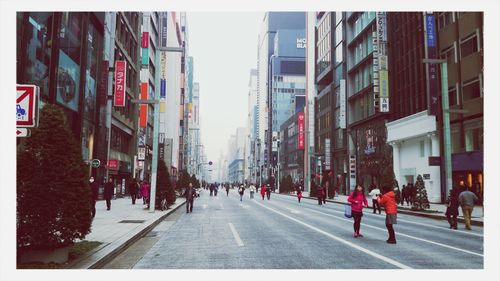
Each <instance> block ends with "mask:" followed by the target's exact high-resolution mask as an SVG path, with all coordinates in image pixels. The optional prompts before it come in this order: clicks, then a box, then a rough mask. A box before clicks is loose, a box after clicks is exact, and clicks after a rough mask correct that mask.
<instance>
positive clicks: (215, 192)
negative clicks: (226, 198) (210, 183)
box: [214, 185, 219, 196]
mask: <svg viewBox="0 0 500 281" xmlns="http://www.w3.org/2000/svg"><path fill="white" fill-rule="evenodd" d="M217 191H219V188H218V187H217V185H214V196H217Z"/></svg>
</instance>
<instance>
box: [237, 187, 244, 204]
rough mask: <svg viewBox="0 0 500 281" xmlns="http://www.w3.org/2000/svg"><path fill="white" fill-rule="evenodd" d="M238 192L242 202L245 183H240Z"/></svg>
mask: <svg viewBox="0 0 500 281" xmlns="http://www.w3.org/2000/svg"><path fill="white" fill-rule="evenodd" d="M238 193H239V194H240V202H241V201H243V194H245V187H244V185H240V188H238Z"/></svg>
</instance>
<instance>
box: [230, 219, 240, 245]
mask: <svg viewBox="0 0 500 281" xmlns="http://www.w3.org/2000/svg"><path fill="white" fill-rule="evenodd" d="M227 224H229V228H231V232H232V233H233V236H234V240H236V244H238V246H240V247H243V241H241V238H240V235H239V234H238V232H237V231H236V228H234V225H233V224H232V223H230V222H228V223H227Z"/></svg>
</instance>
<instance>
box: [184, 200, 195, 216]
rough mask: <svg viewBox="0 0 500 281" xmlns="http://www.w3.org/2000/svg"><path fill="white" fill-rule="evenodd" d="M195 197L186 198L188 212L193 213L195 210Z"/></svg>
mask: <svg viewBox="0 0 500 281" xmlns="http://www.w3.org/2000/svg"><path fill="white" fill-rule="evenodd" d="M193 201H194V200H193V199H188V200H186V213H192V212H193Z"/></svg>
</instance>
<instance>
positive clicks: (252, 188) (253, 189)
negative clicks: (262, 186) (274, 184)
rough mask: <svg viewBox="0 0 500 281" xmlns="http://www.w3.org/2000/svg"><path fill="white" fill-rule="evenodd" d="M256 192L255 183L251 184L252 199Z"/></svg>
mask: <svg viewBox="0 0 500 281" xmlns="http://www.w3.org/2000/svg"><path fill="white" fill-rule="evenodd" d="M254 194H255V185H253V184H250V199H253V195H254Z"/></svg>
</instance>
